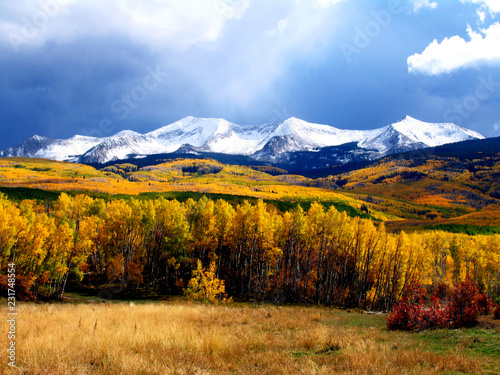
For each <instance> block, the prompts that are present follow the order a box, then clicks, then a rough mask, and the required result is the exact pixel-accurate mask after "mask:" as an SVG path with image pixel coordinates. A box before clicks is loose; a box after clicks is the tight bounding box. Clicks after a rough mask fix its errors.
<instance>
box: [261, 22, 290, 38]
mask: <svg viewBox="0 0 500 375" xmlns="http://www.w3.org/2000/svg"><path fill="white" fill-rule="evenodd" d="M287 26H288V21H287V20H280V21H279V22H278V26H276V29H274V30H269V31H266V32H265V35H267V36H272V35H277V34H283V33H284V32H285V30H286V27H287Z"/></svg>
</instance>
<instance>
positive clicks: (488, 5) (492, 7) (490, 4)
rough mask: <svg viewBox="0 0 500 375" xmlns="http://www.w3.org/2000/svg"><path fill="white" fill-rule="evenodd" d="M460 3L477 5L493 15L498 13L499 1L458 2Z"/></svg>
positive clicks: (474, 0)
mask: <svg viewBox="0 0 500 375" xmlns="http://www.w3.org/2000/svg"><path fill="white" fill-rule="evenodd" d="M460 1H461V2H462V3H464V4H465V3H471V4H478V5H480V6H481V7H482V8H483V9H487V10H489V11H490V12H491V13H492V14H493V13H500V1H499V0H460Z"/></svg>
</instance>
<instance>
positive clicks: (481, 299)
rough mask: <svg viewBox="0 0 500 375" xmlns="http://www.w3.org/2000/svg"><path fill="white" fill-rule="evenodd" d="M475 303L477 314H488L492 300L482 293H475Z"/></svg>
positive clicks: (491, 307)
mask: <svg viewBox="0 0 500 375" xmlns="http://www.w3.org/2000/svg"><path fill="white" fill-rule="evenodd" d="M475 303H476V305H477V310H478V313H479V315H489V314H490V313H491V311H492V310H493V301H492V300H491V299H489V298H488V296H487V295H486V294H484V293H481V294H477V295H476V297H475Z"/></svg>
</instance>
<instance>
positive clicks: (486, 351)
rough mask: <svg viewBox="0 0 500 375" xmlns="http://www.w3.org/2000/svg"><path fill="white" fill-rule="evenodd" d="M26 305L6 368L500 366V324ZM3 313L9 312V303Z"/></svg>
mask: <svg viewBox="0 0 500 375" xmlns="http://www.w3.org/2000/svg"><path fill="white" fill-rule="evenodd" d="M2 305H3V306H5V304H2ZM17 312H18V317H17V319H18V321H17V326H16V329H17V368H16V369H14V370H9V368H8V366H7V360H6V358H5V357H6V356H5V355H4V356H3V357H4V358H3V359H2V361H1V364H0V371H1V372H2V373H12V374H51V375H57V374H488V373H489V374H498V373H499V372H498V371H500V363H499V362H500V353H499V349H498V347H499V346H498V343H499V338H500V330H499V329H498V326H497V327H496V328H490V329H485V328H475V329H472V330H457V331H453V332H451V331H450V332H448V331H446V332H441V331H431V332H423V333H416V334H411V333H403V332H390V331H388V330H387V329H386V328H385V316H384V315H376V314H361V313H358V312H346V311H342V310H333V309H327V308H313V307H311V308H306V307H278V308H277V307H273V306H265V307H259V308H253V307H250V306H242V305H237V304H236V305H233V306H229V307H226V306H219V307H213V306H206V305H196V304H189V303H185V302H182V303H145V304H134V303H116V304H97V303H96V304H91V303H89V304H31V303H30V304H21V305H19V306H18V307H17ZM2 313H3V314H4V316H7V315H6V314H7V311H6V310H5V308H3V309H2ZM2 320H3V321H5V319H2ZM4 325H6V323H4ZM4 332H6V329H5V330H4ZM6 336H7V335H5V334H4V335H2V339H1V342H2V347H5V348H8V346H7V337H6Z"/></svg>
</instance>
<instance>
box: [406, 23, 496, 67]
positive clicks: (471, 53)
mask: <svg viewBox="0 0 500 375" xmlns="http://www.w3.org/2000/svg"><path fill="white" fill-rule="evenodd" d="M467 31H468V33H469V38H470V41H466V40H464V39H463V38H461V37H459V36H454V37H451V38H445V39H444V40H443V41H442V42H441V43H438V41H437V40H434V41H433V42H432V43H431V44H430V45H429V46H428V47H427V48H426V49H425V50H424V51H423V52H422V53H421V54H418V53H416V54H414V55H413V56H410V57H408V61H407V62H408V71H409V72H410V73H424V74H429V75H439V74H443V73H450V72H453V71H455V70H457V69H460V68H469V67H474V66H478V65H481V64H498V63H500V23H498V22H497V23H495V24H493V25H491V26H490V27H489V28H487V29H481V31H480V33H478V32H475V31H473V30H472V29H471V27H470V26H468V29H467Z"/></svg>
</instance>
